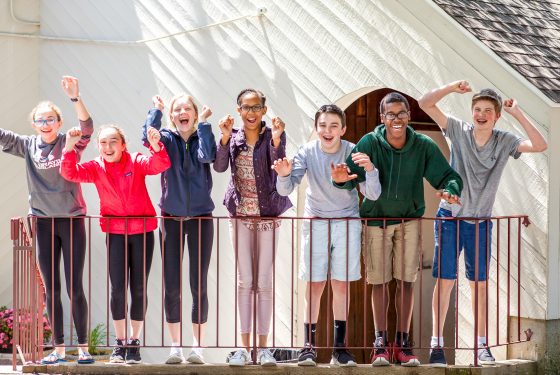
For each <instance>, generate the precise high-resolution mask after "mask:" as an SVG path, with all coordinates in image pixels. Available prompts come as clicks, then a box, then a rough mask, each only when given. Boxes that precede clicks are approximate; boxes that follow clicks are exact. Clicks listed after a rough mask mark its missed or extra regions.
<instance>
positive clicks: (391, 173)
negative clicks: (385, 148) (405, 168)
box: [387, 152, 394, 197]
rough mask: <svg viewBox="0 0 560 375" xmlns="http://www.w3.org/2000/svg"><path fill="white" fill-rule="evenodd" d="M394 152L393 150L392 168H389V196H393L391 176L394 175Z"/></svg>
mask: <svg viewBox="0 0 560 375" xmlns="http://www.w3.org/2000/svg"><path fill="white" fill-rule="evenodd" d="M393 157H394V155H393V153H392V152H391V168H390V169H389V191H388V192H387V197H390V196H391V178H392V177H393Z"/></svg>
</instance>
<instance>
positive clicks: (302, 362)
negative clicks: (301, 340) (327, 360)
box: [298, 343, 317, 366]
mask: <svg viewBox="0 0 560 375" xmlns="http://www.w3.org/2000/svg"><path fill="white" fill-rule="evenodd" d="M298 366H317V352H316V351H315V348H314V347H313V345H311V344H309V343H307V344H305V346H304V347H303V348H302V349H301V350H300V351H299V353H298Z"/></svg>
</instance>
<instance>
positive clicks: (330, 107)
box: [315, 104, 346, 129]
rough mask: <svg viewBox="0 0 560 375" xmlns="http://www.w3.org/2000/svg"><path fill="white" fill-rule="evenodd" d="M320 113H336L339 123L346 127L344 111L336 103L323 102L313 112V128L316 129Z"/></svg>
mask: <svg viewBox="0 0 560 375" xmlns="http://www.w3.org/2000/svg"><path fill="white" fill-rule="evenodd" d="M322 113H332V114H334V115H337V116H338V117H340V123H341V124H342V127H343V128H345V127H346V114H345V113H344V111H343V110H342V109H340V107H339V106H337V105H336V104H325V105H322V106H321V107H320V108H319V109H318V110H317V112H316V113H315V129H317V121H319V116H321V114H322Z"/></svg>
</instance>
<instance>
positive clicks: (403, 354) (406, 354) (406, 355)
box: [393, 344, 420, 367]
mask: <svg viewBox="0 0 560 375" xmlns="http://www.w3.org/2000/svg"><path fill="white" fill-rule="evenodd" d="M393 358H394V360H395V363H400V364H401V366H405V367H416V366H420V361H419V360H418V357H416V356H415V355H414V354H413V353H412V349H410V346H409V345H408V344H406V345H404V346H403V347H399V346H396V345H395V346H394V347H393Z"/></svg>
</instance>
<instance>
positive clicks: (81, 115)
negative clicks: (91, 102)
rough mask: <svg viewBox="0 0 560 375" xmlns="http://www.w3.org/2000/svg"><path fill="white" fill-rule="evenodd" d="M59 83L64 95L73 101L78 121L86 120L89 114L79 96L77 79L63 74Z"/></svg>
mask: <svg viewBox="0 0 560 375" xmlns="http://www.w3.org/2000/svg"><path fill="white" fill-rule="evenodd" d="M61 84H62V89H63V90H64V93H65V94H66V96H68V97H69V98H70V100H71V101H72V102H73V103H74V109H75V110H76V114H77V115H78V119H79V120H80V121H87V120H88V119H89V118H90V117H91V116H90V115H89V112H88V110H87V108H86V106H85V104H84V101H83V99H82V98H81V97H80V87H79V85H78V79H77V78H76V77H72V76H63V77H62V81H61Z"/></svg>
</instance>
